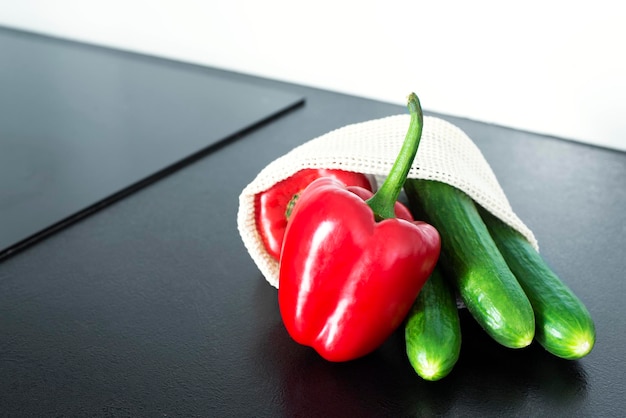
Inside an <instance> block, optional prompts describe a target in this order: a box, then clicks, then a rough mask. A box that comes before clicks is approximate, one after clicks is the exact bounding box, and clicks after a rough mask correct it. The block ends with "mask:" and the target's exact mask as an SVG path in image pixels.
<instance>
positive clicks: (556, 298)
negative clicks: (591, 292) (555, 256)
mask: <svg viewBox="0 0 626 418" xmlns="http://www.w3.org/2000/svg"><path fill="white" fill-rule="evenodd" d="M479 212H480V214H481V216H482V218H483V220H484V221H485V224H486V225H487V227H488V228H489V232H490V233H491V236H492V237H493V239H494V241H495V243H496V245H497V246H498V248H499V249H500V252H501V253H502V255H503V256H504V259H505V260H506V262H507V263H508V265H509V267H510V269H511V271H512V272H513V274H515V276H516V277H517V280H518V282H519V283H520V284H521V285H522V288H523V289H524V291H525V292H526V295H527V296H528V298H529V299H530V303H531V304H532V306H533V309H534V310H535V323H536V329H535V339H536V340H537V342H539V344H541V345H542V346H543V347H544V348H545V349H546V350H547V351H549V352H550V353H552V354H554V355H556V356H558V357H562V358H565V359H571V360H574V359H579V358H581V357H584V356H586V355H587V354H588V353H589V352H590V351H591V349H592V348H593V346H594V344H595V340H596V331H595V325H594V322H593V319H592V318H591V315H590V314H589V311H588V310H587V308H586V307H585V305H584V304H583V302H582V301H581V300H580V299H579V298H578V297H577V296H576V295H575V294H574V292H572V290H571V289H570V288H569V287H568V286H567V285H566V284H565V283H563V282H562V281H561V279H560V278H559V277H558V276H557V275H556V274H555V273H554V271H553V270H552V269H551V268H550V267H549V266H548V265H547V264H546V262H545V260H544V259H543V257H542V256H541V255H540V254H539V252H537V251H536V250H535V248H534V247H533V246H532V245H531V244H530V243H529V242H528V240H526V239H525V238H524V237H523V236H522V235H521V234H520V233H519V232H517V231H516V230H514V229H513V228H511V227H509V226H508V225H506V224H505V223H504V222H502V221H501V220H500V219H498V218H496V217H495V216H493V215H491V214H490V213H488V212H487V211H486V210H484V209H482V208H481V209H479Z"/></svg>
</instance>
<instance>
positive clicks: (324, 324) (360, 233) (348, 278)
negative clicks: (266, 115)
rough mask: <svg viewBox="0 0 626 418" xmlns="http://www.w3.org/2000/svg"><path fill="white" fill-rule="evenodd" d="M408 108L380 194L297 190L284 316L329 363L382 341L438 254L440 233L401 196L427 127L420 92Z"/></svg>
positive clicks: (336, 185)
mask: <svg viewBox="0 0 626 418" xmlns="http://www.w3.org/2000/svg"><path fill="white" fill-rule="evenodd" d="M408 107H409V111H410V113H411V122H410V125H409V130H408V133H407V137H406V139H405V141H404V144H403V146H402V149H401V151H400V154H399V155H398V158H397V160H396V162H395V163H394V166H393V167H392V169H391V172H390V173H389V176H388V177H387V179H386V180H385V182H384V183H383V185H382V186H381V188H380V189H379V190H378V192H377V193H376V194H374V195H373V196H371V197H369V196H370V195H371V193H368V192H367V191H363V190H362V189H359V188H355V187H352V188H349V187H346V186H345V185H343V184H341V183H340V182H338V181H336V180H333V179H327V178H322V179H317V180H315V181H313V182H312V183H311V184H310V185H309V186H308V187H307V188H306V189H305V190H304V191H303V192H302V193H301V194H300V197H299V199H298V201H297V202H296V204H295V207H294V209H293V212H292V213H291V218H290V220H289V224H288V225H287V230H286V232H285V237H284V243H283V249H282V252H281V259H280V273H279V288H278V302H279V307H280V313H281V316H282V319H283V322H284V324H285V327H286V329H287V331H288V332H289V334H290V335H291V337H292V338H293V339H294V340H295V341H297V342H298V343H300V344H303V345H307V346H311V347H313V348H314V349H315V350H316V351H317V352H318V353H319V354H320V355H321V356H322V357H324V358H325V359H327V360H330V361H346V360H352V359H355V358H358V357H361V356H364V355H366V354H368V353H370V352H372V351H374V350H375V349H376V348H377V347H379V346H380V345H381V344H382V343H383V342H384V341H385V340H386V339H387V338H388V337H389V336H390V335H391V334H392V333H393V331H394V330H395V329H396V328H397V327H398V326H399V325H400V323H401V322H402V321H403V319H404V318H405V317H406V315H407V313H408V311H409V309H410V307H411V305H412V304H413V302H414V301H415V298H416V297H417V295H418V293H419V291H420V290H421V288H422V286H423V284H424V283H425V281H426V280H427V278H428V276H429V275H430V273H431V272H432V270H433V268H434V267H435V264H436V262H437V259H438V257H439V250H440V238H439V234H438V232H437V230H436V229H435V228H434V227H433V226H431V225H428V224H426V223H424V222H416V221H412V217H411V215H410V212H409V211H408V209H406V207H404V208H403V207H402V205H400V204H399V203H397V198H398V196H399V194H400V190H401V189H402V186H403V184H404V181H405V180H406V176H407V174H408V171H409V169H410V167H411V164H412V162H413V159H414V158H415V153H416V152H417V147H418V145H419V140H420V138H421V131H422V112H421V108H420V105H419V100H418V99H417V96H415V94H412V95H411V96H409V106H408ZM396 214H399V215H400V217H399V218H397V217H396Z"/></svg>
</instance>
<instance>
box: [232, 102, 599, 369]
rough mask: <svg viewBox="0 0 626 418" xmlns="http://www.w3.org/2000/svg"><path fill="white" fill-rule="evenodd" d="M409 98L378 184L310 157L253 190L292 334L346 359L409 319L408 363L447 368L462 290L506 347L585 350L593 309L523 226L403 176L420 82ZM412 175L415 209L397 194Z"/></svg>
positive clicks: (571, 354)
mask: <svg viewBox="0 0 626 418" xmlns="http://www.w3.org/2000/svg"><path fill="white" fill-rule="evenodd" d="M408 108H409V113H410V116H411V119H410V124H409V127H408V132H407V134H406V138H405V139H404V143H403V145H402V148H401V150H400V153H399V154H398V156H397V158H396V160H395V163H394V164H393V167H392V168H391V170H390V172H389V173H388V175H387V176H386V178H385V180H384V183H383V184H382V186H381V187H380V188H379V189H378V191H377V192H376V193H374V192H373V191H372V190H373V187H372V183H371V179H370V177H369V176H366V175H365V174H362V173H358V172H350V171H345V170H339V169H306V170H300V171H298V172H296V173H295V174H294V175H292V176H290V177H288V178H287V179H284V180H282V181H280V182H277V183H276V184H274V185H272V187H269V188H267V189H265V190H263V191H262V192H259V193H257V194H256V195H255V196H254V226H255V227H256V233H257V234H258V236H259V237H260V238H261V240H260V241H261V242H262V245H263V246H264V247H265V250H266V253H267V254H269V257H270V258H272V259H273V260H275V262H276V263H278V264H279V279H278V281H279V284H280V285H279V286H277V287H278V292H279V307H280V311H281V315H282V318H283V322H284V323H285V326H286V328H287V331H288V332H289V334H290V335H291V336H292V337H293V338H294V340H295V341H297V342H299V343H301V344H304V345H308V346H311V347H313V348H314V349H315V350H316V351H317V352H318V353H319V354H320V355H322V356H323V357H324V358H326V359H328V360H331V361H346V360H351V359H354V358H358V357H360V356H363V355H366V354H368V353H370V352H371V351H373V350H375V349H376V348H377V347H378V346H379V345H380V344H382V343H383V342H384V341H385V340H386V339H387V337H389V335H390V334H391V333H392V332H393V331H394V330H396V329H397V328H398V327H399V326H400V325H401V324H402V323H404V327H405V341H406V352H407V355H408V359H409V362H410V364H411V365H412V366H413V368H414V369H415V371H416V372H417V373H418V374H419V375H420V376H421V377H423V378H424V379H427V380H438V379H441V378H442V377H444V376H446V375H447V374H448V373H449V372H450V371H451V370H452V369H453V367H454V365H455V363H456V361H457V359H458V357H459V354H460V349H461V327H460V321H459V316H458V307H457V303H456V300H457V296H458V297H460V299H461V300H462V301H463V303H464V305H465V306H466V307H467V309H468V310H469V312H470V313H471V315H472V316H473V317H474V318H475V319H476V321H477V322H478V323H479V324H480V325H481V326H482V328H483V329H484V330H485V331H486V332H487V333H488V334H489V335H490V336H491V337H493V339H494V340H495V341H497V342H499V343H500V344H502V345H504V346H506V347H510V348H522V347H526V346H527V345H529V344H530V343H531V342H532V341H533V339H535V340H537V342H538V343H539V344H541V345H542V346H543V347H544V348H545V349H546V350H547V351H549V352H551V353H553V354H554V355H556V356H559V357H562V358H566V359H578V358H581V357H583V356H585V355H587V354H588V353H589V352H590V351H591V349H592V348H593V345H594V342H595V328H594V324H593V321H592V319H591V317H590V315H589V312H588V311H587V309H586V308H585V306H584V305H583V303H582V302H581V301H580V300H579V299H578V298H577V297H576V296H575V295H574V293H573V292H572V291H571V290H570V289H569V288H568V287H567V286H566V285H565V284H564V283H563V282H562V281H561V280H560V279H559V278H558V277H557V276H556V274H555V273H554V272H553V271H551V270H550V268H549V267H548V266H547V265H546V263H545V262H544V261H543V259H542V257H541V256H540V255H539V253H538V251H537V249H536V247H535V245H533V243H532V242H530V241H529V240H528V237H527V236H524V235H523V234H521V233H520V232H519V230H516V229H515V228H512V227H511V226H510V225H509V224H507V223H505V222H503V221H502V220H501V219H499V218H498V217H496V216H494V215H493V214H492V213H491V212H490V211H487V210H485V209H484V208H483V207H481V205H477V204H476V203H475V202H474V200H472V198H470V197H469V196H468V195H467V194H465V193H464V192H463V191H461V190H459V189H458V188H456V187H454V186H451V185H449V184H446V183H444V182H441V181H435V180H432V179H418V178H408V179H407V174H408V173H409V170H410V168H411V165H412V163H413V160H414V158H415V155H416V152H417V149H418V145H419V143H420V137H421V134H422V125H423V116H422V110H421V107H420V104H419V100H418V98H417V96H416V95H415V94H411V95H410V96H409V103H408ZM403 187H404V190H405V193H406V195H407V197H408V200H409V206H410V208H411V209H412V213H411V211H409V209H407V207H405V206H404V205H402V204H400V203H398V202H397V199H398V196H399V194H400V191H401V189H402V188H403ZM240 215H241V214H240ZM413 216H415V217H416V218H420V219H423V220H424V221H425V222H428V223H425V222H424V221H414V220H413V219H414V218H413ZM240 223H243V222H241V218H240Z"/></svg>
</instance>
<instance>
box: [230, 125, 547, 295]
mask: <svg viewBox="0 0 626 418" xmlns="http://www.w3.org/2000/svg"><path fill="white" fill-rule="evenodd" d="M409 122H410V115H408V114H405V115H396V116H389V117H386V118H382V119H375V120H370V121H367V122H362V123H356V124H352V125H347V126H344V127H342V128H339V129H336V130H334V131H331V132H328V133H326V134H324V135H322V136H319V137H317V138H314V139H312V140H310V141H308V142H306V143H304V144H302V145H300V146H298V147H296V148H294V149H292V150H291V151H290V152H288V153H287V154H285V155H283V156H281V157H279V158H278V159H276V160H274V161H273V162H271V163H270V164H269V165H267V166H266V167H265V168H264V169H263V170H261V172H259V173H258V175H257V176H256V178H255V179H254V180H253V181H252V182H251V183H250V184H248V185H247V186H246V187H245V188H244V189H243V191H242V192H241V194H240V196H239V210H238V213H237V227H238V230H239V233H240V235H241V239H242V240H243V243H244V245H245V247H246V249H247V250H248V253H249V254H250V256H251V258H252V260H253V261H254V262H255V263H256V265H257V267H258V268H259V270H260V271H261V273H262V274H263V276H264V277H265V279H266V280H267V281H268V282H269V283H270V284H271V285H272V286H274V287H276V288H278V269H279V266H278V263H277V262H276V260H274V259H273V258H272V257H271V256H270V255H269V254H268V253H267V251H266V250H265V247H264V245H263V242H262V240H261V237H260V235H259V233H258V231H257V229H256V223H255V213H254V210H255V207H254V196H255V195H256V194H257V193H260V192H262V191H264V190H267V189H269V188H270V187H272V186H273V185H274V184H276V183H278V182H279V181H282V180H284V179H286V178H288V177H290V176H292V175H293V174H295V173H296V172H298V171H300V170H302V169H304V168H328V169H342V170H346V171H354V172H360V173H365V174H370V175H373V176H375V177H376V179H377V180H378V181H382V180H384V177H385V175H386V174H387V173H388V172H389V171H390V169H391V167H392V165H393V163H394V161H395V159H396V157H397V154H398V152H399V150H400V148H401V146H402V143H403V141H404V138H405V136H406V133H407V130H408V127H409ZM408 177H409V178H418V179H426V180H436V181H440V182H444V183H447V184H449V185H451V186H454V187H456V188H458V189H460V190H462V191H463V192H465V193H466V194H468V195H469V196H470V197H471V198H472V199H473V200H474V201H475V202H476V203H478V204H479V205H481V206H482V207H483V208H485V209H486V210H488V211H489V212H491V213H492V214H493V215H495V216H497V217H498V218H500V219H501V220H502V221H504V222H505V223H506V224H508V225H510V226H511V227H513V228H515V229H516V230H517V231H519V232H520V233H521V234H522V235H523V236H525V237H526V239H528V241H529V242H530V243H531V244H532V245H533V246H534V247H535V248H537V249H538V244H537V241H536V239H535V237H534V235H533V233H532V231H531V230H530V229H529V228H528V227H527V226H526V225H525V224H524V223H523V222H522V221H521V220H520V219H519V218H518V216H517V215H516V214H515V213H514V212H513V210H512V208H511V206H510V204H509V201H508V200H507V197H506V196H505V194H504V192H503V190H502V188H501V187H500V184H499V183H498V180H497V179H496V176H495V174H494V173H493V171H492V170H491V167H490V166H489V164H488V163H487V161H486V160H485V158H484V156H483V155H482V153H481V152H480V150H479V149H478V147H476V145H475V144H474V143H473V142H472V140H471V139H470V138H469V137H468V136H467V135H466V134H465V133H464V132H463V131H462V130H461V129H459V128H458V127H456V126H455V125H453V124H451V123H449V122H447V121H444V120H443V119H440V118H436V117H432V116H425V117H424V126H423V130H422V138H421V141H420V145H419V150H418V152H417V156H416V158H415V161H414V162H413V165H412V167H411V170H410V171H409V175H408Z"/></svg>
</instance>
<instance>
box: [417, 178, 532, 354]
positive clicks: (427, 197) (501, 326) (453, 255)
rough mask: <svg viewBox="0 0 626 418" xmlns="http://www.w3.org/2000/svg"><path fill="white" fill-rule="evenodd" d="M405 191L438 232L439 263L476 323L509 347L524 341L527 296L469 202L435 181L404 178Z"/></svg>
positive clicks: (527, 339)
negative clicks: (439, 242)
mask: <svg viewBox="0 0 626 418" xmlns="http://www.w3.org/2000/svg"><path fill="white" fill-rule="evenodd" d="M405 192H406V195H407V198H408V200H409V204H410V205H412V209H414V210H416V211H417V212H421V214H423V216H424V217H425V218H426V220H427V221H428V222H429V223H430V224H432V225H433V226H434V227H435V228H437V230H439V234H440V235H441V256H440V259H441V263H440V265H441V266H442V268H444V269H446V271H444V273H447V276H449V277H450V279H451V280H452V281H453V283H454V285H455V287H456V289H457V291H458V293H459V295H460V296H461V299H462V300H463V302H464V303H465V305H466V306H467V308H468V310H469V312H470V313H471V314H472V316H473V317H474V319H475V320H476V321H477V322H478V323H479V324H480V325H481V327H482V328H483V329H484V330H485V331H486V332H487V334H489V335H490V336H491V337H492V338H493V339H494V340H495V341H497V342H498V343H500V344H502V345H504V346H506V347H510V348H522V347H526V346H527V345H529V344H530V343H531V342H532V340H533V337H534V334H535V317H534V313H533V309H532V306H531V304H530V301H529V300H528V297H526V294H525V293H524V291H523V289H522V287H521V286H520V284H519V283H518V282H517V279H516V278H515V276H514V275H513V273H512V272H511V270H510V269H509V267H508V265H507V264H506V261H505V260H504V258H503V257H502V254H500V251H499V250H498V247H497V246H496V244H495V243H494V241H493V239H492V238H491V235H490V234H489V231H488V230H487V227H486V225H485V223H484V222H483V221H482V219H481V217H480V214H479V213H478V210H477V209H476V205H475V204H474V202H473V200H472V199H471V198H470V197H469V196H467V195H466V194H465V193H463V192H462V191H460V190H458V189H456V188H454V187H452V186H450V185H448V184H445V183H441V182H436V181H431V180H416V179H408V180H407V181H406V183H405Z"/></svg>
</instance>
